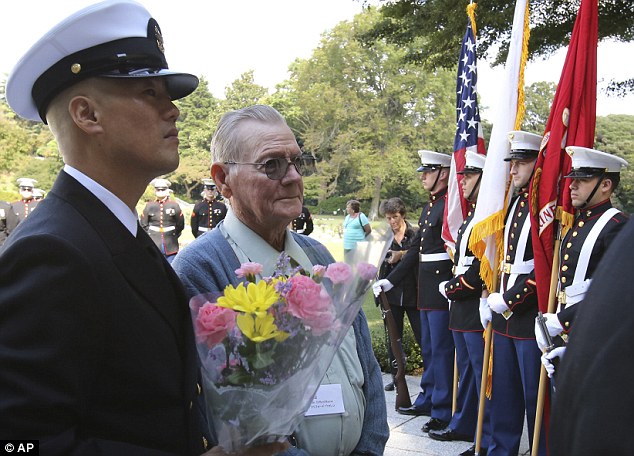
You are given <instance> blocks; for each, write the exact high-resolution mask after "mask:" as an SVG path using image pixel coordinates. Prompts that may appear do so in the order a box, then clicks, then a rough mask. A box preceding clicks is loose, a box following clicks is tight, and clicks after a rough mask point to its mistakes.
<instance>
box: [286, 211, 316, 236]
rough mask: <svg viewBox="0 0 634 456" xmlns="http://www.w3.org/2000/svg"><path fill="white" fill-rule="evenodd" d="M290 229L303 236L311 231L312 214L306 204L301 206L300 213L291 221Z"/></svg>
mask: <svg viewBox="0 0 634 456" xmlns="http://www.w3.org/2000/svg"><path fill="white" fill-rule="evenodd" d="M291 229H292V230H293V231H295V232H297V233H299V234H303V235H305V236H308V235H309V234H310V233H312V232H313V229H314V226H313V216H312V215H310V211H309V210H308V208H307V207H306V206H302V213H301V214H299V216H298V217H297V218H296V219H294V220H293V221H292V222H291Z"/></svg>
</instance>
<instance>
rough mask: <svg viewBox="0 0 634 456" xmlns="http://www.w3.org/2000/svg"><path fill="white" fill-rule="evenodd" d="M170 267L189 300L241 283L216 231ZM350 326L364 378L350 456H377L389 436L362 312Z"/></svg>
mask: <svg viewBox="0 0 634 456" xmlns="http://www.w3.org/2000/svg"><path fill="white" fill-rule="evenodd" d="M221 223H222V222H221ZM290 233H291V234H292V236H293V238H294V239H295V241H296V242H297V243H298V244H299V246H300V247H302V249H304V251H305V252H306V254H307V255H308V257H309V259H310V261H311V262H312V263H313V264H323V265H327V264H330V263H333V262H334V259H333V257H332V255H331V254H330V252H328V250H327V249H326V248H325V247H324V246H323V245H322V244H320V243H319V242H317V241H316V240H314V239H312V238H310V237H308V236H303V235H301V234H297V233H295V232H290ZM172 266H173V267H174V269H175V270H176V273H177V274H178V276H179V277H180V279H181V281H182V282H183V285H184V286H185V289H186V290H187V293H188V295H189V296H190V297H192V296H195V295H198V294H201V293H207V292H221V291H222V290H224V288H225V287H226V286H227V285H229V284H232V285H238V284H239V283H240V282H241V279H238V278H237V277H236V274H235V272H234V271H235V270H236V269H238V268H239V267H240V262H239V260H238V258H237V256H236V255H235V253H234V252H233V249H232V248H231V246H230V245H229V243H228V242H227V241H226V239H225V238H224V237H223V235H222V233H221V232H220V230H219V229H217V228H215V229H213V230H211V231H209V232H207V233H206V234H204V235H202V236H200V237H199V238H197V239H196V240H195V241H194V242H192V243H191V244H189V245H188V246H186V247H185V248H184V249H182V250H181V251H180V253H179V254H178V255H177V256H176V258H175V260H174V262H173V263H172ZM352 326H353V327H354V333H355V336H356V342H357V353H358V355H359V360H360V361H361V367H362V369H363V376H364V378H365V384H364V385H363V393H364V395H365V400H366V409H365V416H364V417H363V429H362V432H361V438H360V439H359V443H358V444H357V446H356V448H355V449H354V451H353V452H352V455H372V456H381V455H382V454H383V451H384V449H385V444H386V442H387V439H388V437H389V427H388V424H387V410H386V405H385V393H384V392H383V380H382V377H381V370H380V367H379V364H378V362H377V360H376V358H375V356H374V351H373V350H372V341H371V339H370V330H369V329H368V323H367V320H366V318H365V314H364V313H363V310H361V311H360V312H359V315H358V316H357V318H356V319H355V321H354V323H353V324H352ZM281 454H282V455H284V456H307V455H308V453H307V452H306V451H303V450H299V449H297V448H291V449H289V450H287V451H285V452H284V453H281Z"/></svg>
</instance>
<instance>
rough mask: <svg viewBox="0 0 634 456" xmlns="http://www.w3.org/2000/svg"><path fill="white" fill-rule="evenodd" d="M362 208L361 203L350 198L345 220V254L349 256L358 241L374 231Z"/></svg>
mask: <svg viewBox="0 0 634 456" xmlns="http://www.w3.org/2000/svg"><path fill="white" fill-rule="evenodd" d="M360 210H361V203H359V201H357V200H350V201H348V202H347V203H346V212H347V213H348V215H346V218H345V219H344V221H343V254H344V257H347V256H348V254H349V253H350V252H351V250H353V249H354V248H355V247H356V245H357V242H359V241H363V240H364V239H365V237H366V236H367V235H368V234H370V232H372V228H371V227H370V221H369V220H368V218H367V217H366V216H365V214H364V213H363V212H360Z"/></svg>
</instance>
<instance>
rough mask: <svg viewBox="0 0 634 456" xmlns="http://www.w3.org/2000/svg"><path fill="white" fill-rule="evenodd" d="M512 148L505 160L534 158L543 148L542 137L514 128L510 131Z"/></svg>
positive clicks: (509, 136)
mask: <svg viewBox="0 0 634 456" xmlns="http://www.w3.org/2000/svg"><path fill="white" fill-rule="evenodd" d="M508 138H509V142H510V143H511V150H510V152H509V155H508V156H507V157H506V158H505V159H504V161H511V160H533V159H535V158H537V154H538V153H539V151H540V149H541V144H542V137H541V136H540V135H537V134H535V133H529V132H527V131H520V130H514V131H510V132H509V133H508Z"/></svg>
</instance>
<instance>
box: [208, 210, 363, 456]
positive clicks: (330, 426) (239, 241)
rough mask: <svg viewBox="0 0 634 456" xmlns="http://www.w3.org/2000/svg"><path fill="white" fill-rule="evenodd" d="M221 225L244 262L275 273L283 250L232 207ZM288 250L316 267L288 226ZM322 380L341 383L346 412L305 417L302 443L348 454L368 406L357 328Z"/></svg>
mask: <svg viewBox="0 0 634 456" xmlns="http://www.w3.org/2000/svg"><path fill="white" fill-rule="evenodd" d="M219 229H220V231H221V233H222V235H223V236H224V238H225V239H226V240H227V241H228V242H229V245H231V248H232V249H233V251H234V252H235V253H236V255H237V257H238V259H239V260H240V263H245V262H248V261H251V262H255V263H260V264H261V265H262V267H263V270H262V276H263V277H267V276H270V275H272V274H273V272H274V271H275V264H276V262H277V259H278V257H279V255H280V253H281V252H278V251H277V250H276V249H274V248H273V247H271V246H270V245H269V244H268V243H267V242H266V241H264V239H262V238H261V237H260V236H258V235H257V234H256V233H255V232H254V231H252V230H251V229H249V227H248V226H246V225H245V224H244V223H242V222H241V221H240V220H238V218H237V217H236V216H235V214H234V213H233V211H232V210H231V209H230V208H229V210H228V211H227V216H226V217H225V220H224V224H221V225H219ZM284 251H285V252H286V254H288V255H289V256H290V257H291V258H293V259H294V260H295V261H296V262H297V263H298V264H299V265H300V266H301V267H302V268H304V270H306V271H312V267H313V264H312V263H311V262H310V260H309V259H308V256H307V255H306V253H305V252H304V251H303V250H302V248H301V247H300V246H299V245H298V244H297V242H295V240H294V239H293V236H292V235H291V234H290V231H289V230H288V229H287V230H286V238H285V241H284ZM260 278H261V277H260ZM321 383H322V385H327V384H340V385H341V391H342V395H343V403H344V408H345V413H343V414H336V415H320V416H309V417H305V418H304V420H303V422H302V423H301V424H300V425H299V427H298V429H297V430H296V432H295V436H296V438H297V442H298V446H299V447H300V448H302V449H304V450H306V451H307V452H308V453H309V454H310V455H311V456H347V455H349V454H350V453H352V451H353V450H354V449H355V447H356V446H357V444H358V443H359V438H360V437H361V430H362V428H363V417H364V415H365V406H366V403H365V397H364V395H363V389H362V388H363V383H364V378H363V369H362V368H361V362H360V361H359V356H358V354H357V342H356V339H355V335H354V328H352V327H350V329H349V330H348V333H347V334H346V337H345V338H344V340H343V343H342V344H341V346H340V347H339V350H337V353H336V354H335V357H334V358H333V360H332V362H331V364H330V367H329V368H328V371H327V372H326V375H325V376H324V378H323V380H322V382H321Z"/></svg>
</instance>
